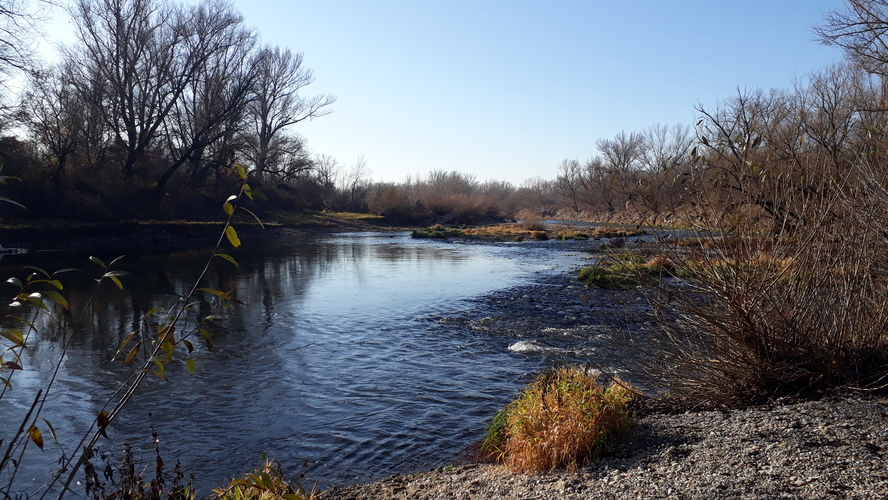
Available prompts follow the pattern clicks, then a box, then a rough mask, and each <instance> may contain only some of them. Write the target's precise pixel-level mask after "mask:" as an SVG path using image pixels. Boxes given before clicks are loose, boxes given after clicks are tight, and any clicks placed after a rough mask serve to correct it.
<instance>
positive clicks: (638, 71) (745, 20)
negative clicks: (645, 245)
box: [233, 0, 843, 184]
mask: <svg viewBox="0 0 888 500" xmlns="http://www.w3.org/2000/svg"><path fill="white" fill-rule="evenodd" d="M233 4H234V6H235V7H236V8H237V9H238V10H240V11H241V12H242V13H243V15H244V17H245V20H246V22H247V24H248V25H250V26H253V27H255V28H256V29H257V31H258V32H259V33H260V35H261V36H262V39H263V40H264V41H265V42H266V43H269V44H276V45H281V46H287V47H289V48H291V49H292V50H294V51H301V52H303V53H304V56H305V60H304V62H305V64H306V65H307V66H308V67H310V68H312V69H313V70H314V71H315V77H316V79H315V82H314V83H313V84H312V85H310V86H309V87H308V88H307V89H306V93H307V94H312V95H313V94H328V93H329V94H333V95H335V96H337V98H338V101H337V102H336V103H335V104H334V106H333V110H334V111H333V113H332V114H330V115H329V116H326V117H323V118H320V119H317V120H314V121H312V122H306V123H302V124H300V125H298V126H297V131H298V132H299V133H301V134H302V135H303V136H304V137H305V138H306V139H307V141H308V147H309V149H311V150H312V151H313V152H317V153H324V154H328V155H331V156H333V157H334V158H336V159H337V160H339V162H340V163H341V164H343V165H345V166H349V165H352V164H354V163H355V161H356V159H357V158H358V156H360V155H363V156H364V158H365V159H366V161H367V164H368V166H369V168H370V169H371V170H372V174H373V178H374V179H375V180H391V181H400V180H403V179H404V178H405V177H406V176H407V175H415V174H425V173H427V172H428V171H430V170H436V169H444V170H459V171H463V172H468V173H471V174H474V175H476V176H477V178H478V180H480V181H484V180H487V179H496V180H506V181H510V182H513V183H516V184H520V183H521V182H523V181H524V180H525V179H527V178H530V177H534V176H541V177H543V178H546V179H554V178H555V176H556V173H557V165H558V164H559V163H560V162H561V161H562V160H563V159H565V158H579V159H581V160H582V159H585V158H588V157H590V156H591V155H592V154H593V153H594V152H595V141H596V140H597V139H599V138H609V137H613V136H614V135H615V134H617V133H618V132H620V131H621V130H625V131H627V132H629V131H635V130H639V131H640V130H642V129H644V128H647V127H648V126H650V125H653V124H656V123H662V124H674V123H683V124H688V125H692V124H693V123H694V121H695V117H696V114H695V111H694V106H695V105H696V104H698V103H700V104H702V105H703V106H706V107H712V106H714V105H715V104H716V103H717V102H718V101H719V100H722V99H725V98H728V97H730V96H731V95H732V94H734V93H735V92H736V89H737V88H738V87H739V88H741V89H742V88H759V87H761V88H766V89H767V88H773V87H777V88H790V87H791V86H792V85H793V82H794V81H796V80H798V79H801V78H804V77H805V75H807V74H808V73H810V72H812V71H815V70H818V69H821V68H823V67H825V66H826V65H828V64H830V63H832V62H837V61H839V60H841V58H842V54H841V53H840V52H839V51H838V50H837V49H835V48H830V47H824V46H821V45H820V44H818V43H817V42H816V41H814V39H813V38H814V37H813V34H812V32H811V27H812V26H814V25H816V24H818V23H819V22H820V21H821V20H822V18H823V14H824V13H825V12H826V11H828V10H830V9H836V8H840V7H842V6H843V3H842V1H841V0H745V1H743V2H737V1H731V2H729V1H723V0H699V1H690V0H669V1H667V0H636V1H632V2H629V1H619V0H617V1H615V0H585V1H580V0H572V1H568V0H545V1H544V0H538V1H525V0H363V1H358V0H352V1H346V0H290V1H282V0H233Z"/></svg>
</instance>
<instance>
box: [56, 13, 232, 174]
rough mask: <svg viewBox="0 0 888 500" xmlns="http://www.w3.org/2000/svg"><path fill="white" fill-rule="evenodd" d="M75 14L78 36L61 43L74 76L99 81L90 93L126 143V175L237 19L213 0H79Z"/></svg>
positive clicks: (227, 40)
mask: <svg viewBox="0 0 888 500" xmlns="http://www.w3.org/2000/svg"><path fill="white" fill-rule="evenodd" d="M74 21H75V24H76V28H77V33H78V37H79V44H77V45H75V46H74V47H72V48H69V49H68V50H67V51H66V57H67V59H68V60H69V61H71V62H72V63H77V64H76V65H73V68H72V69H74V70H75V71H76V73H75V74H74V75H73V78H72V81H75V82H77V81H89V80H90V78H91V77H94V76H95V77H98V78H99V79H101V80H103V81H104V82H105V84H104V86H103V89H104V93H103V94H101V95H90V97H91V98H93V99H95V102H93V103H92V104H93V105H94V106H97V107H98V108H100V109H102V110H104V119H105V124H106V126H107V127H108V130H109V131H110V133H111V134H113V135H114V137H115V140H116V143H117V144H118V145H120V146H121V147H122V148H123V150H124V151H125V155H124V158H123V160H122V165H121V170H122V172H123V174H124V176H126V177H131V176H132V175H134V173H135V171H136V166H137V164H138V163H139V162H140V160H141V159H142V157H143V155H144V154H145V152H146V150H147V149H148V148H149V146H151V145H152V143H153V142H154V141H155V139H156V138H157V135H158V133H159V130H160V129H161V127H164V126H166V125H167V120H168V119H169V116H170V113H172V112H173V110H174V109H175V108H176V106H177V105H178V104H179V103H180V99H182V97H183V94H184V93H185V92H186V91H187V90H188V89H189V88H190V87H191V86H192V85H193V84H194V83H195V80H197V79H198V78H200V76H201V75H202V72H203V71H204V70H205V68H206V65H207V63H208V61H210V60H212V59H214V58H217V57H218V55H219V54H220V53H225V52H227V51H228V50H230V49H231V37H229V36H226V33H230V31H231V30H232V29H233V27H234V26H237V25H239V24H240V23H241V22H242V20H241V17H240V15H239V14H237V13H236V12H234V11H233V10H232V9H231V8H230V7H229V6H228V4H225V3H222V2H221V1H216V0H206V1H204V2H202V3H200V4H198V5H192V6H187V7H186V6H171V5H169V4H167V3H164V2H163V1H162V0H79V1H78V3H77V5H76V7H75V12H74ZM242 41H243V40H242ZM84 95H89V94H87V93H85V92H84Z"/></svg>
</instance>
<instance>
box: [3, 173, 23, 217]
mask: <svg viewBox="0 0 888 500" xmlns="http://www.w3.org/2000/svg"><path fill="white" fill-rule="evenodd" d="M3 179H4V180H3V184H6V179H7V177H4V178H3ZM0 201H5V202H6V203H10V204H13V205H15V206H18V207H21V208H24V209H25V210H27V209H28V207H26V206H24V205H22V204H21V203H19V202H17V201H15V200H10V199H9V198H7V197H5V196H0Z"/></svg>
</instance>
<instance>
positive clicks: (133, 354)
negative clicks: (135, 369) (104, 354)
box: [123, 342, 142, 366]
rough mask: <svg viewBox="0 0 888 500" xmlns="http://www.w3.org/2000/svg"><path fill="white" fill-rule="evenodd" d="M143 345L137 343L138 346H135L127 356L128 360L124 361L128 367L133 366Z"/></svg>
mask: <svg viewBox="0 0 888 500" xmlns="http://www.w3.org/2000/svg"><path fill="white" fill-rule="evenodd" d="M141 345H142V343H141V342H136V345H135V346H133V349H132V350H131V351H130V352H129V354H127V355H126V359H125V360H124V361H123V362H124V363H126V366H130V365H131V364H133V359H135V357H136V354H138V353H139V347H140V346H141Z"/></svg>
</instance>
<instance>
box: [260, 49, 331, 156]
mask: <svg viewBox="0 0 888 500" xmlns="http://www.w3.org/2000/svg"><path fill="white" fill-rule="evenodd" d="M253 72H255V75H256V85H255V89H256V94H255V96H254V99H253V100H252V102H251V104H250V106H249V123H250V131H249V133H248V134H247V135H246V141H245V151H244V152H245V154H246V157H247V159H248V160H249V161H250V162H251V163H252V164H253V168H254V169H255V170H256V171H257V172H266V171H268V170H269V169H271V168H272V167H273V164H274V163H275V162H276V161H278V160H279V159H281V158H283V157H284V156H286V155H289V154H292V153H293V152H294V151H292V146H293V145H295V144H296V143H295V142H294V141H293V140H286V139H282V135H283V134H284V133H285V131H286V130H287V129H288V128H289V127H291V126H292V125H295V124H297V123H299V122H302V121H304V120H310V119H313V118H317V117H320V116H324V115H326V114H328V113H330V108H329V106H330V105H331V104H333V103H334V102H335V101H336V98H335V97H333V96H329V95H318V96H314V97H303V96H302V95H300V91H301V90H302V89H303V88H305V87H306V86H308V85H309V84H311V83H312V82H314V73H313V72H312V71H311V70H310V69H308V68H306V67H304V66H303V65H302V53H301V52H296V53H293V52H291V51H290V50H289V49H280V48H278V47H274V48H266V49H263V50H262V52H261V56H260V57H258V58H257V60H256V63H255V64H254V66H253ZM291 137H292V136H291Z"/></svg>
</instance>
